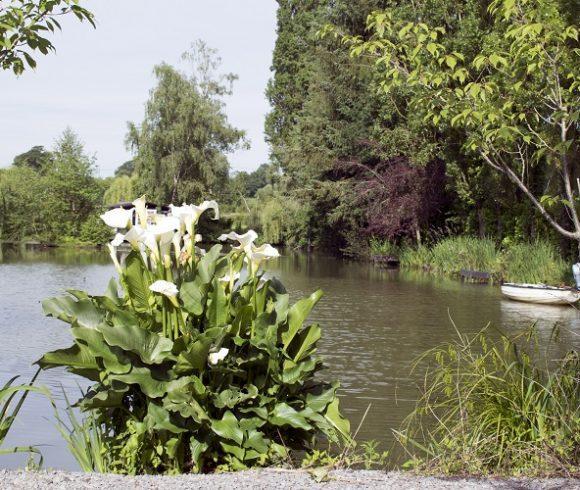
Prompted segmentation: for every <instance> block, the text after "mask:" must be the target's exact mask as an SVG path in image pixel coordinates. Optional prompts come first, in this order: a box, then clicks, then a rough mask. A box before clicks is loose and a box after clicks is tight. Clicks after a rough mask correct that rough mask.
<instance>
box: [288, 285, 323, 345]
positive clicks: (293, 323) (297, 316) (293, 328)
mask: <svg viewBox="0 0 580 490" xmlns="http://www.w3.org/2000/svg"><path fill="white" fill-rule="evenodd" d="M321 297H322V291H321V290H320V289H319V290H318V291H315V292H314V293H312V294H311V295H310V296H308V298H303V299H301V300H300V301H298V302H297V303H296V304H294V305H293V306H292V307H291V308H290V311H289V312H288V330H287V331H286V332H284V333H283V334H282V342H283V343H284V350H287V349H288V347H289V346H290V342H292V339H294V336H295V335H296V334H297V333H298V331H299V330H300V328H301V327H302V325H303V323H304V321H305V320H306V318H308V315H309V314H310V312H311V311H312V308H314V306H315V305H316V303H318V301H319V300H320V298H321Z"/></svg>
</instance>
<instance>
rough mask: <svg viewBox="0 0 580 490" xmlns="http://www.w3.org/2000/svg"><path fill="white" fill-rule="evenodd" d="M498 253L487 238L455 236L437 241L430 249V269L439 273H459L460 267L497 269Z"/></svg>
mask: <svg viewBox="0 0 580 490" xmlns="http://www.w3.org/2000/svg"><path fill="white" fill-rule="evenodd" d="M499 264H500V260H499V253H498V251H497V249H496V246H495V243H494V242H493V240H491V239H489V238H475V237H470V236H457V237H450V238H446V239H445V240H441V241H440V242H438V243H437V244H436V245H435V246H434V247H433V248H432V250H431V263H430V266H431V269H432V270H433V271H434V272H437V273H440V274H446V275H450V276H455V275H459V273H460V272H461V269H471V270H477V271H486V272H491V273H492V274H495V273H497V272H498V271H499Z"/></svg>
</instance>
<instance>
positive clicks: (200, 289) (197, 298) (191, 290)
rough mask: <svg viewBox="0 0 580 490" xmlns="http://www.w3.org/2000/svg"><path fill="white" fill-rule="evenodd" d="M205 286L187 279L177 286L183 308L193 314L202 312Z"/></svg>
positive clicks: (197, 314) (196, 314)
mask: <svg viewBox="0 0 580 490" xmlns="http://www.w3.org/2000/svg"><path fill="white" fill-rule="evenodd" d="M206 294H207V286H206V285H205V284H200V283H199V281H197V280H196V281H188V282H184V283H182V284H181V287H180V288H179V297H180V298H181V302H182V303H183V308H184V309H185V310H186V311H188V312H189V313H193V314H194V315H195V316H199V315H201V314H202V313H203V308H204V306H205V298H206Z"/></svg>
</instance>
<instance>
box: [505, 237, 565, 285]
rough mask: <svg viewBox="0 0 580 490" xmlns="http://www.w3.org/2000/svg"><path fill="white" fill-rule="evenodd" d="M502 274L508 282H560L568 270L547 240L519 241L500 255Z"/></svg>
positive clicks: (563, 280)
mask: <svg viewBox="0 0 580 490" xmlns="http://www.w3.org/2000/svg"><path fill="white" fill-rule="evenodd" d="M502 262H503V276H504V279H505V280H506V281H509V282H527V283H534V284H536V283H545V284H560V283H563V282H566V279H567V278H568V276H569V275H570V274H569V270H568V265H567V264H566V262H564V261H563V260H562V258H561V257H558V255H557V252H556V250H555V248H554V247H553V246H552V245H551V244H550V243H548V242H543V241H536V242H533V243H520V244H517V245H513V246H512V247H510V248H509V249H508V250H506V251H505V252H504V254H503V257H502Z"/></svg>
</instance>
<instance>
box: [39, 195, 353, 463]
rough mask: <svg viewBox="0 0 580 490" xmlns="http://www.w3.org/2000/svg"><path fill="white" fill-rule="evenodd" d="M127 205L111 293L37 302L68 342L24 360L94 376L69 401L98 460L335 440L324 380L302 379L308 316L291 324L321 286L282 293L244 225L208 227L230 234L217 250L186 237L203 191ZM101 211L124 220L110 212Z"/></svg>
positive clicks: (336, 416) (249, 458) (252, 458)
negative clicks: (293, 298)
mask: <svg viewBox="0 0 580 490" xmlns="http://www.w3.org/2000/svg"><path fill="white" fill-rule="evenodd" d="M135 204H136V212H137V213H138V215H139V218H140V225H138V226H134V227H132V228H131V229H129V231H128V233H127V235H125V237H124V239H125V240H126V241H128V242H129V243H130V244H131V246H132V251H131V252H130V253H129V254H128V256H127V257H126V259H125V261H124V264H122V265H121V264H119V263H118V261H117V257H116V252H115V250H114V246H113V245H112V244H111V245H110V249H111V253H112V259H113V261H114V262H115V265H116V267H117V270H118V273H119V283H120V286H121V289H122V291H123V294H121V295H120V294H119V292H118V290H117V283H116V282H115V281H114V280H111V282H110V284H109V287H108V289H107V291H106V292H105V294H104V295H89V294H87V293H85V292H82V291H70V292H69V293H70V296H67V297H61V298H54V299H50V300H47V301H45V302H44V303H43V307H44V310H45V312H46V314H47V315H49V316H54V317H57V318H59V319H61V320H63V321H65V322H67V323H69V324H70V325H71V333H72V336H73V342H74V343H73V345H72V346H71V347H69V348H67V349H61V350H57V351H54V352H49V353H47V354H45V355H44V356H43V357H42V358H41V359H40V360H39V361H38V363H39V365H40V366H41V367H42V368H44V369H48V368H52V367H56V366H65V367H66V368H67V369H68V370H69V371H70V372H72V373H75V374H78V375H81V376H84V377H86V378H88V379H90V380H92V381H94V382H95V384H94V385H93V387H92V388H91V389H90V390H89V391H88V392H87V393H86V395H85V396H83V397H82V398H81V400H79V402H78V406H79V407H80V408H81V409H82V410H83V411H85V412H89V413H91V414H96V416H95V417H94V418H93V420H96V421H97V423H98V424H99V426H100V430H99V434H100V436H99V437H100V440H101V441H102V444H104V445H105V447H106V448H107V452H108V455H109V458H110V462H109V463H108V467H109V468H111V470H112V471H115V472H119V473H130V474H135V473H179V472H188V471H194V472H200V471H211V470H216V469H243V468H247V467H251V466H261V465H268V464H273V463H276V462H278V461H280V460H283V459H286V458H288V457H289V456H290V452H291V451H292V450H309V449H311V448H312V447H313V445H314V444H315V442H316V440H317V438H318V437H321V436H324V437H327V438H329V439H330V440H333V441H339V440H340V439H341V438H345V439H348V437H349V436H348V432H349V425H348V422H347V421H346V420H345V419H344V418H343V417H342V416H341V415H340V412H339V404H338V398H337V396H336V390H337V388H338V384H337V383H332V384H329V383H324V382H321V381H318V380H317V379H316V378H315V373H316V372H317V371H319V370H320V369H321V367H322V362H321V360H320V359H319V358H318V357H317V356H316V355H315V352H316V344H317V341H318V340H319V338H320V336H321V328H320V326H319V325H317V324H311V325H305V323H304V322H305V320H306V318H307V316H308V314H309V313H310V311H311V309H312V308H313V307H314V306H315V304H316V303H317V302H318V300H319V299H320V297H321V296H322V292H321V291H317V292H315V293H313V294H312V295H311V296H309V297H307V298H304V299H302V300H300V301H298V302H297V303H295V304H294V305H290V303H289V296H288V293H287V292H286V291H285V289H284V287H283V286H282V284H281V283H280V282H279V281H278V280H276V279H275V278H270V279H267V278H266V277H264V275H263V274H262V273H261V271H260V267H261V264H262V263H263V262H264V261H265V260H267V259H268V258H271V257H275V256H277V255H278V254H277V252H276V251H275V249H273V247H271V246H270V245H262V246H261V247H256V246H255V245H254V244H253V242H254V240H255V239H256V237H257V235H256V234H255V233H254V232H253V231H250V232H248V233H246V234H244V235H238V234H236V233H233V232H232V233H230V234H228V235H223V236H221V237H220V239H227V238H230V239H235V240H238V241H239V242H240V245H239V246H236V247H232V249H231V250H230V251H229V252H228V253H226V254H222V246H221V245H215V246H214V247H212V249H211V250H210V251H209V252H207V253H204V252H203V251H201V250H199V249H197V247H195V245H194V242H195V241H196V240H194V239H193V237H196V235H195V227H196V224H197V220H198V218H199V215H200V214H201V213H202V212H203V211H204V210H205V209H208V208H214V209H215V211H216V213H217V204H216V203H215V202H207V201H206V202H204V203H203V204H202V205H201V206H186V205H184V206H181V207H173V211H172V214H173V216H169V217H164V216H158V217H157V218H156V219H157V223H156V224H154V225H153V226H149V227H148V226H147V223H146V221H147V218H146V215H145V209H144V199H139V200H137V201H135ZM103 218H104V219H105V220H106V221H107V222H108V224H111V225H112V226H117V227H122V225H125V224H126V222H127V221H128V216H127V215H125V214H123V211H122V210H113V211H110V212H108V213H106V214H105V215H104V216H103ZM121 238H123V237H119V236H118V237H117V238H116V240H114V242H113V243H114V244H118V243H119V242H120V241H121ZM172 247H173V248H174V253H173V254H171V248H172ZM244 263H245V264H246V266H247V268H246V269H245V270H242V269H243V265H244ZM240 274H241V277H240Z"/></svg>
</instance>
